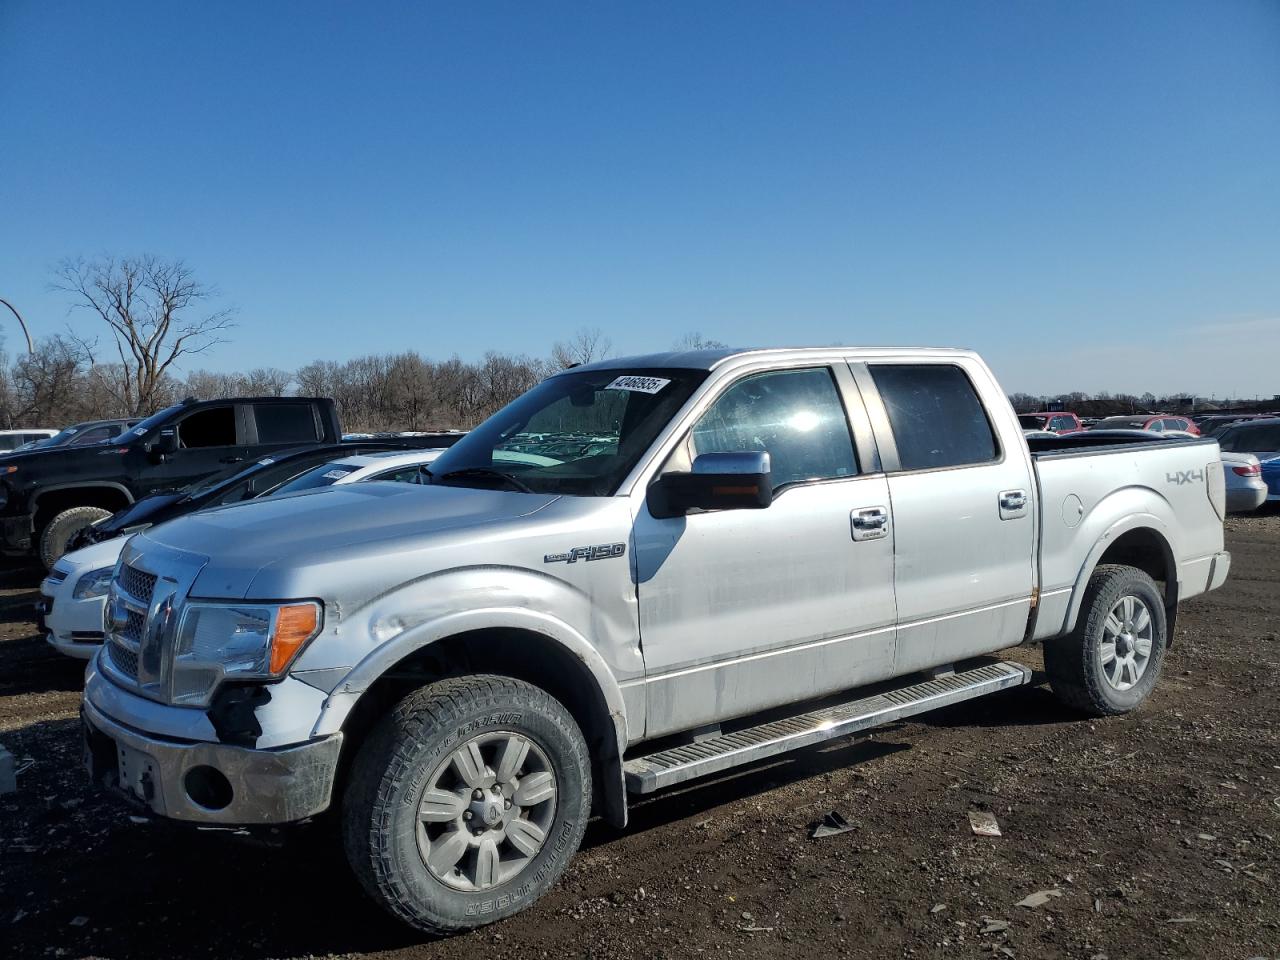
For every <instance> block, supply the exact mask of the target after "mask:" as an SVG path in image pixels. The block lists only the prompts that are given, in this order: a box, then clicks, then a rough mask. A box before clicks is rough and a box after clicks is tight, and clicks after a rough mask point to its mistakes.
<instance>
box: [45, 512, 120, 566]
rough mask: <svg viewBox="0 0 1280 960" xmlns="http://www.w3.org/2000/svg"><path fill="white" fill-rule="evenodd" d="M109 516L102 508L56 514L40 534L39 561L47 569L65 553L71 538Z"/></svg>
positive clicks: (109, 513)
mask: <svg viewBox="0 0 1280 960" xmlns="http://www.w3.org/2000/svg"><path fill="white" fill-rule="evenodd" d="M109 516H111V511H110V510H104V509H102V507H72V508H70V509H69V510H63V511H62V512H61V513H56V514H54V516H53V519H52V520H50V521H49V522H48V523H47V524H45V528H44V530H42V531H41V533H40V561H41V562H42V563H43V564H44V566H45V569H46V570H47V569H49V568H50V567H52V566H53V565H54V563H56V562H57V560H58V558H59V557H60V556H62V555H63V554H64V553H66V552H67V544H69V543H70V542H71V538H72V537H73V536H74V535H75V534H77V533H78V532H80V531H81V530H83V529H84V528H85V527H87V526H89V525H90V524H93V523H97V522H98V521H99V520H105V519H106V518H107V517H109Z"/></svg>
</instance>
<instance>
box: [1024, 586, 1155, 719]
mask: <svg viewBox="0 0 1280 960" xmlns="http://www.w3.org/2000/svg"><path fill="white" fill-rule="evenodd" d="M1167 647H1168V636H1167V633H1166V622H1165V611H1164V598H1163V597H1162V596H1161V595H1160V590H1159V588H1158V587H1156V585H1155V582H1154V581H1153V580H1152V579H1151V577H1149V576H1148V575H1147V574H1146V573H1144V572H1143V571H1141V570H1138V569H1137V568H1135V567H1125V566H1114V565H1104V566H1100V567H1098V569H1097V570H1095V571H1094V573H1093V576H1092V577H1090V578H1089V584H1088V586H1087V587H1086V588H1085V595H1084V604H1083V606H1082V607H1081V609H1080V615H1079V617H1078V618H1077V620H1076V627H1075V629H1074V630H1073V631H1072V632H1071V633H1069V634H1067V635H1066V636H1062V637H1056V638H1054V639H1053V640H1049V641H1047V642H1046V643H1045V648H1044V665H1045V672H1046V673H1048V675H1049V682H1050V684H1051V685H1052V687H1053V692H1054V693H1055V694H1057V696H1058V698H1059V699H1060V700H1062V701H1063V702H1064V703H1066V704H1067V705H1068V706H1071V707H1075V708H1076V709H1078V710H1081V711H1083V712H1084V713H1087V714H1089V715H1091V716H1095V717H1105V716H1113V715H1115V714H1120V713H1128V712H1129V711H1130V710H1132V709H1134V708H1135V707H1136V706H1138V705H1139V704H1140V703H1142V702H1143V701H1144V700H1146V699H1147V697H1148V696H1149V695H1150V693H1151V691H1152V690H1153V689H1154V688H1155V685H1156V681H1157V680H1158V679H1159V677H1160V669H1161V667H1162V666H1163V665H1164V657H1165V651H1166V649H1167Z"/></svg>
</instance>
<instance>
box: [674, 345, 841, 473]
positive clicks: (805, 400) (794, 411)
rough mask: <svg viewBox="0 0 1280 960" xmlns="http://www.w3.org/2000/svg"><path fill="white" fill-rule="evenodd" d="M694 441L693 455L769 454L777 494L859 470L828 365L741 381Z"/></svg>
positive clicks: (704, 418) (713, 409)
mask: <svg viewBox="0 0 1280 960" xmlns="http://www.w3.org/2000/svg"><path fill="white" fill-rule="evenodd" d="M690 440H691V443H690V446H691V447H692V449H691V451H690V453H691V454H692V456H693V457H698V456H700V455H701V454H704V453H739V452H743V451H752V450H763V451H767V452H768V454H769V460H770V463H771V465H772V470H773V488H774V489H775V490H777V489H778V488H779V487H782V486H785V485H786V484H788V483H800V482H802V481H805V480H826V479H833V478H836V477H850V476H853V475H854V474H856V473H857V472H858V467H857V462H856V461H855V459H854V454H853V440H852V438H851V437H850V435H849V421H848V418H847V417H846V416H845V411H844V404H843V403H842V402H841V400H840V395H839V393H837V392H836V385H835V383H834V381H833V380H832V379H831V371H830V370H828V369H827V368H826V367H819V368H811V369H806V370H779V371H775V372H772V373H761V374H756V375H755V376H750V377H746V378H745V379H743V380H739V381H738V382H737V383H735V384H734V385H733V386H731V387H729V389H728V390H726V391H725V392H724V393H723V394H721V395H720V397H719V399H717V400H716V401H715V403H714V404H712V406H711V408H710V409H709V410H707V412H706V413H705V414H703V415H702V418H701V419H700V420H699V421H698V423H697V425H696V426H695V427H694V428H693V433H692V435H691V437H690Z"/></svg>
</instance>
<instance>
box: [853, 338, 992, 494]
mask: <svg viewBox="0 0 1280 960" xmlns="http://www.w3.org/2000/svg"><path fill="white" fill-rule="evenodd" d="M871 376H872V378H873V379H874V380H875V382H876V388H877V389H878V390H879V391H880V397H881V399H882V400H883V401H884V406H885V410H886V411H887V412H888V414H889V425H890V426H891V427H892V428H893V437H894V440H895V441H896V442H897V445H898V460H899V461H900V463H901V465H902V469H903V470H928V469H931V468H933V469H936V468H939V467H958V466H964V465H965V464H972V463H988V462H990V461H992V460H995V459H996V457H997V455H998V452H997V448H996V438H995V433H994V432H993V431H992V429H991V422H990V421H989V420H988V419H987V412H986V410H984V409H983V407H982V401H981V400H979V399H978V394H977V391H975V390H974V389H973V384H972V383H971V382H970V381H969V377H968V376H967V375H966V374H965V372H964V371H963V370H961V369H960V368H959V367H957V366H955V365H953V364H949V363H919V364H872V365H871Z"/></svg>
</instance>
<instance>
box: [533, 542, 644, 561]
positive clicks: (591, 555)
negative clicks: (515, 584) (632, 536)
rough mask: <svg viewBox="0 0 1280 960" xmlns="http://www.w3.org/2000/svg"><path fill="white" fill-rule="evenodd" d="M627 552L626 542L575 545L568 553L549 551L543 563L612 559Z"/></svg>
mask: <svg viewBox="0 0 1280 960" xmlns="http://www.w3.org/2000/svg"><path fill="white" fill-rule="evenodd" d="M626 552H627V545H626V544H625V543H602V544H599V545H597V546H594V547H574V548H573V549H572V550H570V551H569V552H568V553H548V554H547V555H546V556H545V557H543V558H542V562H543V563H577V562H578V561H579V560H586V561H588V562H590V561H592V560H610V559H612V558H613V557H620V556H622V555H623V554H625V553H626Z"/></svg>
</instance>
